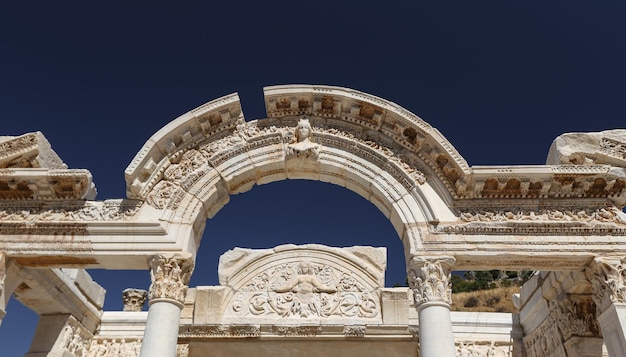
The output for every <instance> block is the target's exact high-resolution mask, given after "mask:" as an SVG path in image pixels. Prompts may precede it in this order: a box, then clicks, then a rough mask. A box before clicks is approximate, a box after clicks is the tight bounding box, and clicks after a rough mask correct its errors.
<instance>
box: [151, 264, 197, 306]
mask: <svg viewBox="0 0 626 357" xmlns="http://www.w3.org/2000/svg"><path fill="white" fill-rule="evenodd" d="M192 271H193V260H192V259H191V254H169V255H166V254H159V255H155V256H154V257H153V259H152V260H151V261H150V275H151V278H152V284H151V285H150V292H149V293H148V298H149V299H150V301H153V300H155V299H171V300H175V301H178V302H179V303H181V304H183V303H184V301H185V296H186V295H187V288H188V284H189V279H190V278H191V273H192Z"/></svg>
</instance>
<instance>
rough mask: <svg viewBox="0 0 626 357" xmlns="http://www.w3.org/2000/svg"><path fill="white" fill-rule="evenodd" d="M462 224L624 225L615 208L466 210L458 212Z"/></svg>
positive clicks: (620, 214)
mask: <svg viewBox="0 0 626 357" xmlns="http://www.w3.org/2000/svg"><path fill="white" fill-rule="evenodd" d="M459 218H460V219H461V221H463V222H516V221H518V222H519V221H521V222H524V221H526V222H528V221H538V222H610V223H618V224H621V225H626V218H625V217H624V214H623V212H621V211H620V210H618V209H617V208H616V207H615V206H604V207H598V208H591V207H555V208H538V209H532V208H529V209H526V208H522V207H514V208H502V209H497V208H495V207H494V208H489V209H485V208H467V209H461V210H459Z"/></svg>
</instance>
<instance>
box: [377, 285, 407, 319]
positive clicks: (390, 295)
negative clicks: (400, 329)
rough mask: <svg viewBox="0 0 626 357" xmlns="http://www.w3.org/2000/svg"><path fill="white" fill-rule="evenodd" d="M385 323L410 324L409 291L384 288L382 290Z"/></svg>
mask: <svg viewBox="0 0 626 357" xmlns="http://www.w3.org/2000/svg"><path fill="white" fill-rule="evenodd" d="M381 307H382V314H383V323H384V324H389V325H399V324H408V323H409V289H408V288H384V289H382V290H381Z"/></svg>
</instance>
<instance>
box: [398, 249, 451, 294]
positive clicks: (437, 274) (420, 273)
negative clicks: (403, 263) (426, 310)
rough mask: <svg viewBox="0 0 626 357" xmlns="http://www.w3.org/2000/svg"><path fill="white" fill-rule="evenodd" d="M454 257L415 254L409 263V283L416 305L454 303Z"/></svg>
mask: <svg viewBox="0 0 626 357" xmlns="http://www.w3.org/2000/svg"><path fill="white" fill-rule="evenodd" d="M455 261H456V260H455V258H454V257H444V256H442V257H422V256H413V257H412V258H411V261H410V263H409V284H410V286H411V289H412V290H413V297H414V298H415V304H416V306H419V305H422V304H424V303H427V302H441V303H445V304H448V305H450V304H452V284H451V280H450V270H451V268H452V266H453V265H454V262H455Z"/></svg>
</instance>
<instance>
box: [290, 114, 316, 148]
mask: <svg viewBox="0 0 626 357" xmlns="http://www.w3.org/2000/svg"><path fill="white" fill-rule="evenodd" d="M311 131H312V128H311V123H309V119H306V118H301V119H300V121H298V125H297V126H296V130H295V133H294V137H295V141H296V142H298V143H300V142H303V141H308V140H310V137H311Z"/></svg>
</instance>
